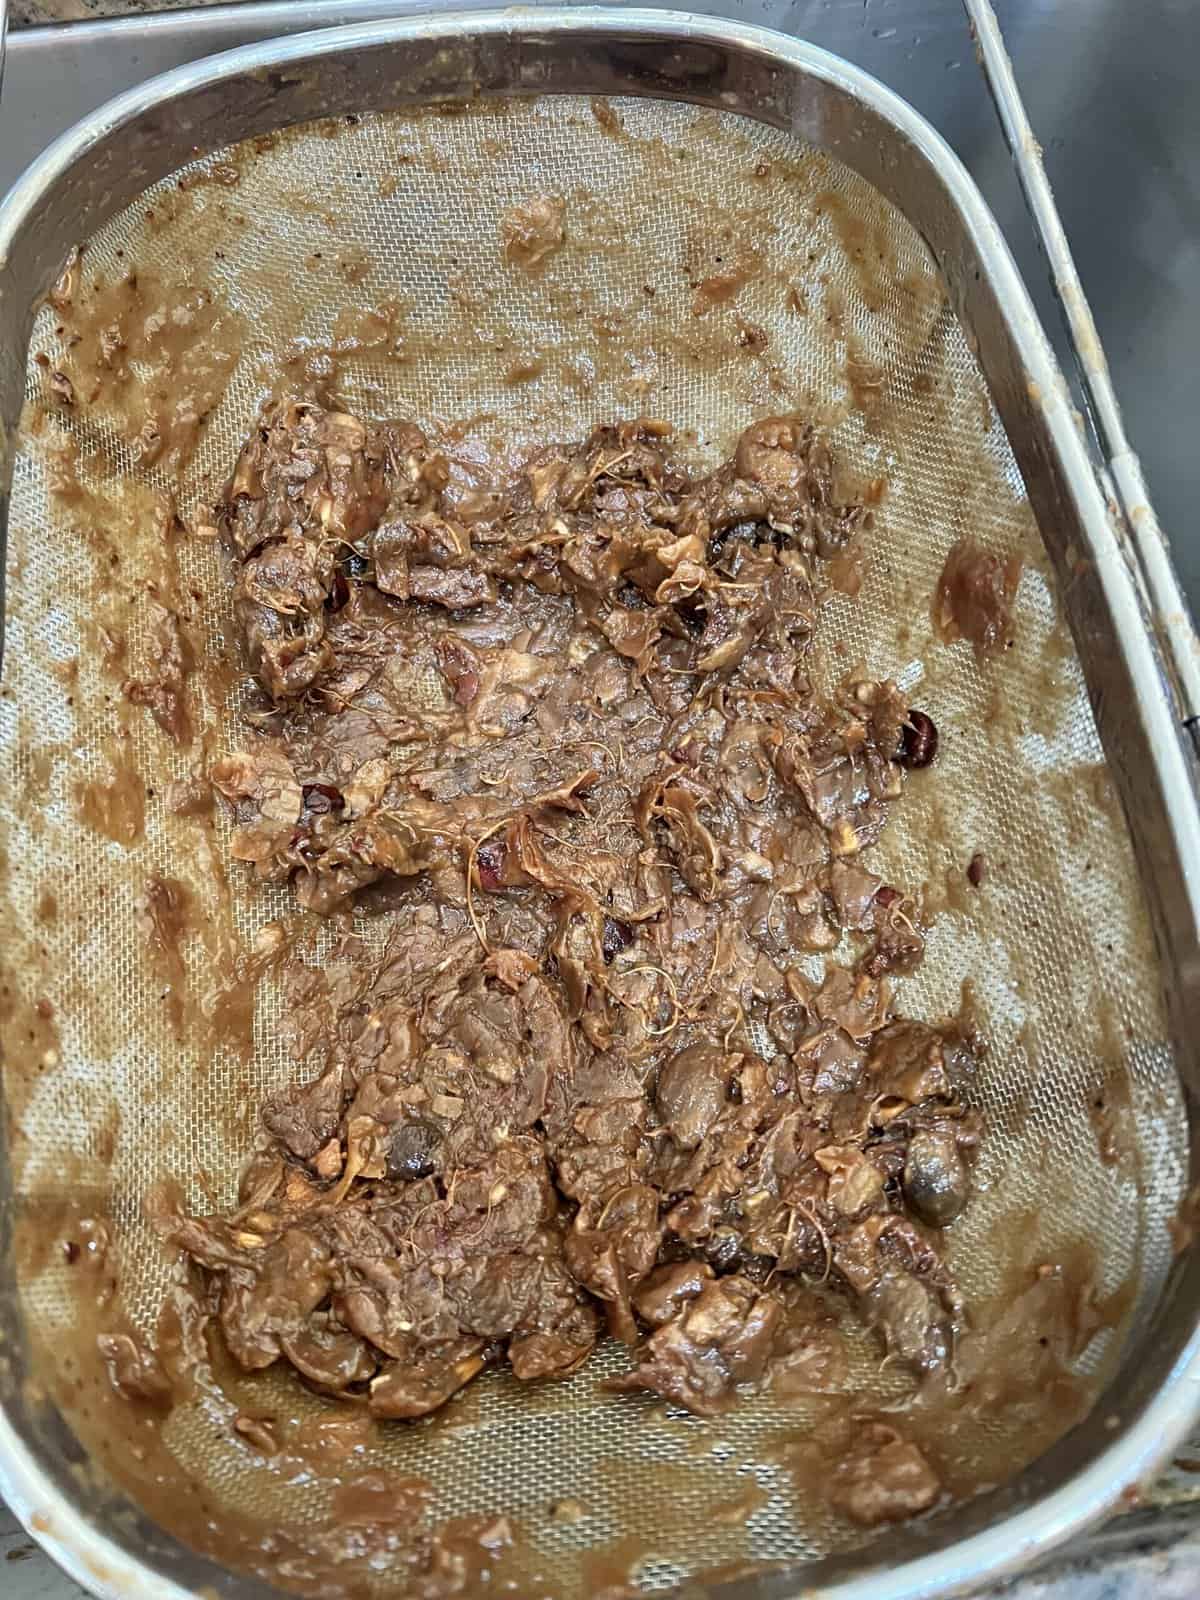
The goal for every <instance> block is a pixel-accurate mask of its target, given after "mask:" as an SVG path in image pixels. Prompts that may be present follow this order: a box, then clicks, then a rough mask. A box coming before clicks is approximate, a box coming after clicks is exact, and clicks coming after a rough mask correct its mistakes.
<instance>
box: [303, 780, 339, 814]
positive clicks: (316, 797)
mask: <svg viewBox="0 0 1200 1600" xmlns="http://www.w3.org/2000/svg"><path fill="white" fill-rule="evenodd" d="M300 793H301V794H302V795H303V797H304V809H305V810H306V811H310V812H311V813H312V814H313V816H315V817H324V816H328V814H329V813H330V812H331V811H341V809H342V808H343V806H344V805H345V804H346V801H345V799H344V798H343V796H342V792H341V790H340V789H335V788H334V787H333V785H332V784H331V783H306V784H305V785H304V787H303V789H302V790H301V791H300Z"/></svg>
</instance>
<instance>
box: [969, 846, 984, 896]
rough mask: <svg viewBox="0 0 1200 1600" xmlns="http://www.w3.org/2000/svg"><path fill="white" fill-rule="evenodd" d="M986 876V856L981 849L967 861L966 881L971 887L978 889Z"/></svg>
mask: <svg viewBox="0 0 1200 1600" xmlns="http://www.w3.org/2000/svg"><path fill="white" fill-rule="evenodd" d="M986 877H987V857H986V856H985V855H984V854H983V853H982V852H981V851H977V852H976V853H975V854H974V855H973V856H972V857H971V859H970V861H968V863H967V882H968V883H969V884H970V885H971V887H972V888H973V889H978V887H979V885H980V884H981V883H982V882H983V880H984V879H985V878H986Z"/></svg>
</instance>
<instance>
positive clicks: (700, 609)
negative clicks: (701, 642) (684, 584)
mask: <svg viewBox="0 0 1200 1600" xmlns="http://www.w3.org/2000/svg"><path fill="white" fill-rule="evenodd" d="M675 611H676V614H677V615H678V617H679V620H680V622H682V623H683V625H684V627H685V628H686V629H687V631H688V633H690V634H691V636H692V638H693V639H698V638H699V637H700V635H701V634H702V633H703V632H704V625H705V623H706V622H707V621H708V607H707V606H706V605H705V604H704V601H703V599H702V598H701V596H700V595H698V594H689V595H685V596H684V598H683V599H682V600H677V601H676V602H675Z"/></svg>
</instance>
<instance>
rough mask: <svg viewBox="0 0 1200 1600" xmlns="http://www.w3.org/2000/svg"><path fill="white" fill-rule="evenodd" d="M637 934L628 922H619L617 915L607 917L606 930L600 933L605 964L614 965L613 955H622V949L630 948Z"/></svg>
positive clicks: (607, 965)
mask: <svg viewBox="0 0 1200 1600" xmlns="http://www.w3.org/2000/svg"><path fill="white" fill-rule="evenodd" d="M635 938H636V935H635V933H634V931H633V929H632V928H631V927H630V926H629V924H628V923H627V922H618V921H617V919H616V918H615V917H605V919H604V931H603V933H602V934H601V935H600V953H601V954H602V955H603V957H604V965H605V966H606V967H609V966H611V965H612V962H613V957H614V956H618V955H620V953H621V951H622V950H628V949H629V946H630V945H631V944H632V943H633V941H634V939H635Z"/></svg>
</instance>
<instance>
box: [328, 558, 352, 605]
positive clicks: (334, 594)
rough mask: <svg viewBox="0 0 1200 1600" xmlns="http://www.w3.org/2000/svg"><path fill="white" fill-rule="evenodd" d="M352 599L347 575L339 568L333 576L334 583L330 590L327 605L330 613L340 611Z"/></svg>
mask: <svg viewBox="0 0 1200 1600" xmlns="http://www.w3.org/2000/svg"><path fill="white" fill-rule="evenodd" d="M349 598H350V585H349V583H348V582H347V581H346V574H345V573H344V572H343V571H342V569H341V567H338V568H337V569H336V570H335V571H334V574H333V583H332V585H331V587H330V590H329V599H328V600H327V601H326V602H325V604H326V605H327V606H328V607H329V609H330V611H340V610H341V609H342V607H343V606H344V605H345V604H346V601H347V600H349Z"/></svg>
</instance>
